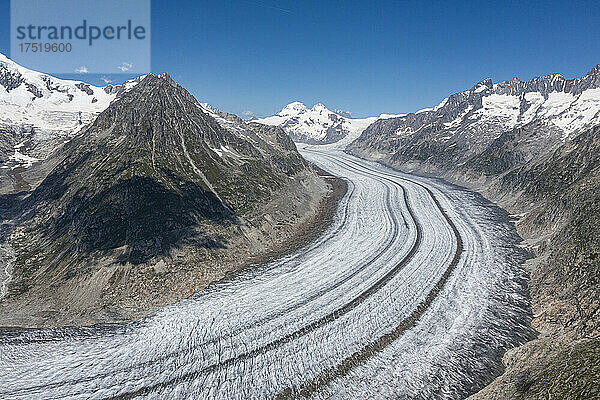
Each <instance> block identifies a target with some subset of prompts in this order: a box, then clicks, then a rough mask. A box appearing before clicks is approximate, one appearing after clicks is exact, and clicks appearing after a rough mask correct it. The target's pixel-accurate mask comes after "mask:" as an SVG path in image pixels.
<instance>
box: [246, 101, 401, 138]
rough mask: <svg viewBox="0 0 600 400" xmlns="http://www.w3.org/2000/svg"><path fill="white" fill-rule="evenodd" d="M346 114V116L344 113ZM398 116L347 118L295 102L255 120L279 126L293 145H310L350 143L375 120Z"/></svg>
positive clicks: (320, 104) (324, 109) (325, 109)
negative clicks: (298, 143)
mask: <svg viewBox="0 0 600 400" xmlns="http://www.w3.org/2000/svg"><path fill="white" fill-rule="evenodd" d="M345 114H348V113H345ZM394 117H398V115H391V114H381V115H380V116H379V117H369V118H350V117H348V116H345V115H342V113H340V112H336V111H331V110H330V109H328V108H327V107H326V106H325V105H324V104H323V103H317V104H315V105H314V106H312V108H310V109H309V108H307V107H306V106H305V105H304V104H303V103H300V102H298V101H295V102H293V103H290V104H288V105H287V106H285V107H284V108H283V109H282V110H281V111H280V112H278V113H277V114H275V115H273V116H270V117H266V118H259V119H256V120H254V122H258V123H261V124H265V125H279V126H281V127H282V128H283V129H284V130H285V131H286V132H287V133H288V134H289V135H290V136H291V137H292V139H293V140H294V141H296V142H301V143H309V144H329V143H336V144H339V145H340V146H341V145H345V144H349V143H350V142H351V141H353V140H354V139H356V138H357V137H358V136H360V134H361V133H362V131H363V130H365V129H366V128H367V127H368V126H369V125H370V124H372V123H373V122H375V121H376V120H377V119H379V118H381V119H386V118H394Z"/></svg>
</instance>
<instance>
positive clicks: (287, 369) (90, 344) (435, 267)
mask: <svg viewBox="0 0 600 400" xmlns="http://www.w3.org/2000/svg"><path fill="white" fill-rule="evenodd" d="M301 151H302V154H303V155H304V156H305V157H306V158H307V159H308V160H310V161H312V162H314V163H316V164H317V165H319V166H320V167H322V168H323V169H325V170H327V171H329V172H331V173H332V174H335V175H337V176H340V177H342V178H343V179H345V180H346V181H347V182H348V193H347V194H346V196H345V197H344V199H343V200H342V201H341V203H340V205H339V207H338V212H337V214H336V218H335V221H334V223H333V224H332V226H331V227H330V228H329V229H328V230H327V231H326V232H325V233H324V234H323V235H322V236H321V237H320V238H319V239H318V240H317V241H315V242H314V243H311V244H310V245H307V246H306V247H305V248H303V249H301V250H300V251H298V252H296V253H294V254H292V255H290V256H287V257H285V258H283V259H280V260H278V261H276V262H272V263H270V264H268V265H264V266H260V267H257V268H255V269H253V270H251V271H248V272H245V273H243V274H241V275H239V276H237V277H236V278H233V279H231V280H228V281H225V282H221V283H219V284H215V285H213V286H212V287H210V288H208V289H207V290H204V291H202V292H200V293H197V294H196V295H194V296H192V297H191V298H189V299H187V300H184V301H182V302H180V303H177V304H174V305H172V306H169V307H166V308H164V309H162V310H161V311H159V312H157V313H156V314H154V315H151V316H149V317H147V318H144V319H142V320H140V321H137V322H132V323H129V324H122V325H115V326H107V327H90V328H71V329H51V330H41V331H7V332H4V333H0V398H11V399H31V398H43V399H51V398H61V399H62V398H93V399H103V398H123V399H128V398H153V399H154V398H155V399H164V398H186V399H202V398H219V399H221V398H222V399H249V398H259V399H266V398H272V397H274V396H278V395H279V396H281V397H286V396H298V395H305V396H308V397H314V398H331V397H334V398H348V399H355V398H369V399H377V398H389V397H394V398H418V399H430V398H432V397H435V398H444V399H458V398H464V397H465V396H466V395H468V394H469V393H472V392H473V391H474V390H477V389H479V388H481V387H482V386H483V385H485V384H486V383H487V382H489V381H490V380H491V379H492V378H493V377H494V374H495V373H498V372H500V368H501V364H500V356H501V355H502V353H503V351H504V350H505V349H507V348H511V347H513V346H516V345H518V344H521V343H523V342H524V341H525V340H527V339H528V338H529V335H530V332H529V330H528V328H527V326H528V321H529V318H530V315H529V314H528V311H527V310H528V303H527V291H526V282H525V274H524V272H523V271H522V270H521V268H520V267H519V263H520V262H521V261H522V260H523V258H524V254H523V253H522V252H521V251H520V250H518V249H517V248H516V246H515V245H516V243H517V239H518V238H517V236H516V234H515V231H514V229H513V228H512V227H511V226H510V225H509V224H508V223H507V222H505V221H506V220H505V215H504V214H502V213H501V212H500V210H499V209H497V208H494V207H491V206H489V205H488V204H487V203H485V202H484V201H483V200H482V198H481V197H479V196H478V195H475V194H473V193H470V192H467V191H464V190H461V189H459V188H457V187H453V186H449V185H447V184H444V183H442V182H439V181H435V180H429V179H426V178H420V177H416V176H412V175H406V174H402V173H399V172H396V171H392V170H390V169H387V168H385V167H382V166H380V165H378V164H374V163H370V162H366V161H363V160H360V159H358V158H355V157H352V156H349V155H347V154H345V153H343V152H341V151H340V150H336V149H335V148H329V149H327V148H325V149H324V148H322V147H319V146H307V147H305V148H304V149H302V150H301Z"/></svg>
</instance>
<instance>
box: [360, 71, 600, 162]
mask: <svg viewBox="0 0 600 400" xmlns="http://www.w3.org/2000/svg"><path fill="white" fill-rule="evenodd" d="M599 123H600V64H599V65H596V66H595V67H594V68H593V69H592V70H591V71H589V72H588V73H587V74H586V75H585V76H583V77H582V78H578V79H570V80H567V79H565V78H564V77H563V76H562V75H560V74H551V75H546V76H540V77H535V78H533V79H531V80H530V81H522V80H520V79H518V78H514V79H512V80H508V81H503V82H498V83H493V81H492V80H491V79H484V80H482V81H480V82H478V83H476V84H475V85H474V86H473V87H472V88H471V89H468V90H465V91H462V92H458V93H455V94H452V95H450V96H448V98H447V99H445V100H444V101H442V102H441V103H440V104H439V105H438V106H436V107H433V108H430V109H424V110H421V111H418V112H416V113H411V114H407V115H406V116H403V117H399V118H392V119H388V120H386V121H381V120H380V121H377V122H376V123H374V124H373V125H371V126H370V127H369V128H368V129H366V130H365V131H364V132H363V134H362V135H361V136H360V137H359V138H358V139H357V141H356V142H354V143H353V145H352V146H353V147H354V148H355V149H357V150H356V151H357V152H361V151H362V152H365V153H366V152H371V153H372V152H376V153H378V156H377V157H380V158H385V157H389V156H390V155H393V157H395V159H398V160H403V162H409V161H410V162H416V163H421V162H427V163H429V164H428V165H432V164H433V163H434V161H435V160H438V161H435V164H439V167H441V168H446V167H447V166H448V165H456V164H457V163H463V162H466V160H468V159H469V158H470V157H472V156H474V155H476V154H479V153H481V152H482V151H484V150H485V149H486V148H487V147H488V146H489V145H490V144H491V143H492V142H493V141H494V140H496V139H497V138H499V137H500V136H501V135H502V134H503V133H505V132H509V131H512V130H514V129H518V128H521V127H525V126H529V125H531V124H537V125H536V128H535V130H536V132H537V136H536V139H535V140H536V143H537V144H536V145H532V149H542V148H543V149H551V148H553V147H554V146H558V145H560V144H562V143H564V142H565V141H566V140H567V139H568V138H569V137H574V135H575V134H576V133H577V132H581V131H582V130H585V129H586V128H589V127H590V126H593V125H596V124H599ZM534 153H535V152H534ZM534 153H531V154H530V156H533V154H534ZM361 154H362V153H361Z"/></svg>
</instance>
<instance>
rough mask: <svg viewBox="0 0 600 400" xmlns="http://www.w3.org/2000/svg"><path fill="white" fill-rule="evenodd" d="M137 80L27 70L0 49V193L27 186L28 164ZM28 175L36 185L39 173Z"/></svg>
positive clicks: (40, 158) (46, 155)
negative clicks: (101, 82)
mask: <svg viewBox="0 0 600 400" xmlns="http://www.w3.org/2000/svg"><path fill="white" fill-rule="evenodd" d="M139 80H140V79H135V80H132V81H128V82H125V83H124V84H122V85H117V86H112V85H109V86H106V87H96V86H93V85H90V84H87V83H84V82H78V81H70V80H63V79H58V78H55V77H52V76H50V75H46V74H43V73H40V72H36V71H32V70H29V69H27V68H24V67H22V66H20V65H18V64H16V63H14V62H13V61H11V60H10V59H8V58H7V57H5V56H4V55H3V54H0V193H8V192H12V191H19V190H23V189H28V188H30V185H29V183H27V180H24V179H23V177H22V175H27V171H26V170H27V169H28V168H29V167H31V166H32V165H33V164H34V163H36V162H38V161H43V160H46V159H47V158H49V156H50V155H51V153H52V152H53V151H55V150H56V149H57V148H60V147H61V146H62V145H63V144H64V143H65V142H66V141H68V140H70V138H71V137H72V136H73V135H74V134H76V133H77V132H78V131H79V130H80V129H81V128H82V127H84V126H85V125H87V124H89V123H90V122H92V121H93V120H94V119H95V118H96V116H97V115H98V114H99V113H100V112H102V111H103V110H104V109H106V107H108V105H109V104H110V103H111V102H112V101H113V100H114V99H115V98H117V97H119V96H120V95H121V94H123V93H124V92H126V91H127V90H129V89H131V88H132V87H133V86H135V85H136V84H137V83H138V82H139ZM46 172H47V171H46ZM29 180H31V181H33V182H30V183H33V185H34V186H35V184H37V183H39V176H38V175H36V174H31V177H30V179H29Z"/></svg>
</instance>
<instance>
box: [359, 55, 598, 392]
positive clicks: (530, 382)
mask: <svg viewBox="0 0 600 400" xmlns="http://www.w3.org/2000/svg"><path fill="white" fill-rule="evenodd" d="M349 151H350V152H352V153H354V154H357V155H359V156H362V157H365V158H369V159H373V160H379V161H380V162H383V163H385V164H388V165H391V166H393V167H396V168H399V169H403V170H407V171H413V172H417V173H424V174H432V175H435V176H439V177H443V178H445V179H447V180H450V181H452V182H455V183H459V184H462V185H465V186H468V187H470V188H472V189H475V190H478V191H480V192H482V193H483V194H484V195H485V196H487V197H488V198H490V199H491V200H494V201H496V202H498V203H499V204H501V205H502V206H503V207H505V208H506V209H508V210H509V211H511V212H512V213H513V214H515V217H516V218H517V228H518V230H519V232H520V233H521V236H523V238H525V242H524V244H525V245H526V246H527V248H528V249H529V250H530V251H531V253H532V256H533V258H532V259H531V260H529V261H528V262H527V263H526V265H525V268H526V269H527V270H528V272H529V273H530V277H531V279H530V283H529V288H530V293H531V301H532V307H533V314H534V320H533V323H532V325H533V327H534V328H535V329H536V330H538V331H539V332H540V336H539V338H538V339H536V340H534V341H532V342H529V343H527V344H526V345H524V346H522V347H519V348H516V349H513V350H511V351H509V352H508V353H507V354H506V355H505V357H504V362H505V364H506V372H505V374H504V375H502V376H501V377H499V378H498V379H497V380H496V381H494V382H493V383H492V385H490V386H489V387H487V388H486V389H485V390H483V391H482V392H480V393H479V394H478V395H475V396H474V398H481V399H509V398H510V399H514V398H519V399H538V398H539V399H541V398H548V396H551V397H556V398H595V397H597V396H598V394H599V393H598V391H597V388H598V387H599V386H598V379H597V377H598V376H600V303H599V301H598V299H599V298H600V281H599V279H598V277H599V276H600V257H599V254H600V241H599V238H600V230H599V229H598V226H599V223H600V208H599V206H598V205H599V204H600V197H599V195H600V65H598V66H596V67H595V68H593V69H592V70H591V71H590V72H589V73H588V74H587V75H586V76H584V77H583V78H581V79H573V80H566V79H564V78H563V77H562V76H560V75H556V74H554V75H548V76H544V77H538V78H534V79H533V80H531V81H529V82H522V81H520V80H518V79H513V80H512V81H507V82H501V83H497V84H493V83H492V82H491V81H490V80H485V81H482V82H480V83H478V84H477V85H475V86H474V87H473V88H472V89H470V90H468V91H465V92H460V93H457V94H454V95H451V96H450V97H448V99H446V100H444V101H443V102H442V103H441V104H439V105H438V106H436V107H435V108H433V109H430V110H425V111H422V112H419V113H414V114H408V115H407V116H405V117H401V118H395V119H389V120H385V121H377V122H375V123H374V124H373V125H371V126H370V127H369V128H368V129H366V130H365V131H364V132H363V134H362V135H361V136H360V137H359V138H358V139H357V140H356V141H355V142H354V143H352V145H351V146H350V147H349ZM573 377H575V378H573Z"/></svg>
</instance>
